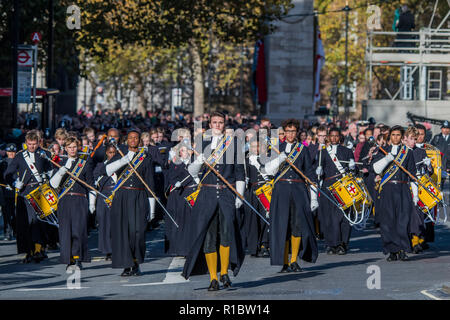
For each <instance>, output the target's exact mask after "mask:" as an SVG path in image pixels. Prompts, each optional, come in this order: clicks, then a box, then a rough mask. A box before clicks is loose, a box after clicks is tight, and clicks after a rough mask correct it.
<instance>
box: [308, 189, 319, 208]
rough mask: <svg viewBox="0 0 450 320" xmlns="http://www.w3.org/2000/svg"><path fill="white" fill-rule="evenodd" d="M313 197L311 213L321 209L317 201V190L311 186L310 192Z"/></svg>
mask: <svg viewBox="0 0 450 320" xmlns="http://www.w3.org/2000/svg"><path fill="white" fill-rule="evenodd" d="M310 195H311V203H310V205H311V211H314V210H316V209H317V208H318V207H319V202H318V201H317V189H316V188H315V187H313V186H311V190H310Z"/></svg>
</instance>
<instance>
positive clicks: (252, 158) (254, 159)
mask: <svg viewBox="0 0 450 320" xmlns="http://www.w3.org/2000/svg"><path fill="white" fill-rule="evenodd" d="M248 162H249V163H250V164H251V165H252V166H254V167H256V169H258V170H259V168H260V167H261V164H260V163H259V162H258V156H257V155H251V156H250V157H248Z"/></svg>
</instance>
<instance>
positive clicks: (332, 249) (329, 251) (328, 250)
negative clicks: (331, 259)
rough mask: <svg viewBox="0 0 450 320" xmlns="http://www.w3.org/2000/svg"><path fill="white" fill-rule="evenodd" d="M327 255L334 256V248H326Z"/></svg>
mask: <svg viewBox="0 0 450 320" xmlns="http://www.w3.org/2000/svg"><path fill="white" fill-rule="evenodd" d="M327 254H336V248H335V247H327Z"/></svg>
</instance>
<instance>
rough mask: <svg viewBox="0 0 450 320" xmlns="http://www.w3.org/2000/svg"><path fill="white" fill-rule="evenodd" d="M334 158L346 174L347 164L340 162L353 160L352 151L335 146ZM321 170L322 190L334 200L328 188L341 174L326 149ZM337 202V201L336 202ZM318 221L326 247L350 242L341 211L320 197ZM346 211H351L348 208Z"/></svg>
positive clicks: (349, 227) (347, 228)
mask: <svg viewBox="0 0 450 320" xmlns="http://www.w3.org/2000/svg"><path fill="white" fill-rule="evenodd" d="M336 156H337V158H338V160H339V161H340V162H341V165H342V167H343V168H344V170H345V172H346V173H348V172H349V169H348V166H349V164H348V163H345V162H342V161H350V159H354V157H353V152H352V150H350V149H348V148H346V147H344V146H341V145H337V151H336ZM321 165H322V168H323V179H324V181H323V185H322V190H323V191H324V192H326V194H327V196H328V197H329V198H331V199H335V198H334V196H333V195H332V194H331V192H330V191H329V190H328V187H329V186H331V185H333V184H334V183H335V182H336V181H338V180H339V179H341V178H342V174H341V173H340V172H339V170H338V169H337V167H336V165H335V164H334V162H333V160H332V159H331V156H330V154H329V153H328V151H327V149H325V150H323V151H322V164H321ZM336 202H337V201H336ZM320 207H321V209H320V210H319V215H318V216H319V221H320V227H321V230H322V231H323V235H324V238H325V243H326V245H327V246H330V247H336V246H338V245H341V244H345V245H347V244H348V242H349V240H350V234H351V226H350V223H349V222H348V220H347V219H346V218H345V217H344V214H343V213H342V211H341V210H340V209H339V208H338V207H337V206H336V205H335V204H334V203H332V202H331V201H330V200H328V199H327V198H326V197H325V196H320ZM347 210H351V209H350V208H349V209H347Z"/></svg>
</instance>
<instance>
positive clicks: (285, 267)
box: [278, 264, 291, 273]
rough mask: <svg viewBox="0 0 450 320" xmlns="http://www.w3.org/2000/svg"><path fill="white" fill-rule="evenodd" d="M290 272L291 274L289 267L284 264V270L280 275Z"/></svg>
mask: <svg viewBox="0 0 450 320" xmlns="http://www.w3.org/2000/svg"><path fill="white" fill-rule="evenodd" d="M288 272H291V270H290V269H289V265H288V264H283V268H282V269H281V270H280V272H278V273H288Z"/></svg>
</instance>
